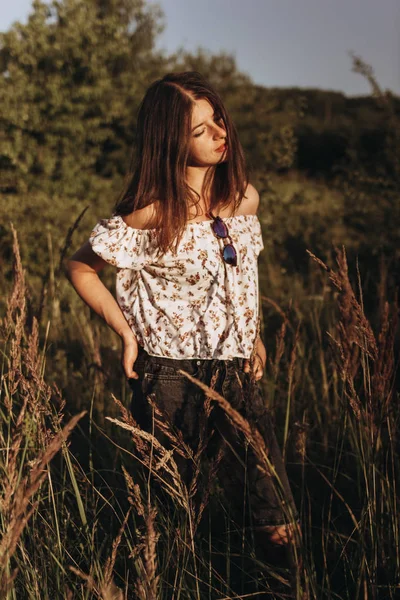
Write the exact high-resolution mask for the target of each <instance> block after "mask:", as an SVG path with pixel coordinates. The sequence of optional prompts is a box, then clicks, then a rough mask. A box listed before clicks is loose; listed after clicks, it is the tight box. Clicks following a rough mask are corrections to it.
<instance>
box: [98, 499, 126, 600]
mask: <svg viewBox="0 0 400 600" xmlns="http://www.w3.org/2000/svg"><path fill="white" fill-rule="evenodd" d="M131 510H132V506H130V507H129V509H128V511H127V513H126V515H125V517H124V520H123V522H122V525H121V527H120V529H119V532H118V535H117V537H116V538H115V540H114V541H113V544H112V549H111V555H110V556H109V557H108V559H107V561H106V564H105V567H104V583H103V585H102V588H101V589H102V593H103V596H104V590H111V588H112V587H113V582H112V573H113V569H114V565H115V561H116V559H117V550H118V548H119V545H120V543H121V540H122V535H123V533H124V531H125V527H126V524H127V522H128V519H129V515H130V514H131ZM107 593H109V591H108V592H107Z"/></svg>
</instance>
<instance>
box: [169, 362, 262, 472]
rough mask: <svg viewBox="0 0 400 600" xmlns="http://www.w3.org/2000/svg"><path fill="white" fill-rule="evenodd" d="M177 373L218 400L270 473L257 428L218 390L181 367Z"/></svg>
mask: <svg viewBox="0 0 400 600" xmlns="http://www.w3.org/2000/svg"><path fill="white" fill-rule="evenodd" d="M178 373H182V374H183V375H184V376H185V377H187V378H188V379H189V380H190V381H192V382H193V383H195V384H196V385H197V386H198V387H200V388H201V389H202V390H203V391H204V392H205V393H206V394H207V395H208V396H209V397H210V398H211V399H212V400H216V401H217V402H218V404H219V406H220V407H221V408H222V409H223V410H224V411H225V414H226V415H227V416H228V417H229V418H230V419H231V421H232V422H233V424H234V425H235V426H236V427H237V428H238V429H239V431H241V432H242V433H243V434H244V436H245V438H246V439H247V441H248V442H249V443H250V445H251V447H252V448H253V450H254V453H255V454H256V456H257V458H258V459H259V461H260V465H262V468H263V469H265V472H266V473H267V474H268V475H271V470H270V467H269V465H270V461H269V459H268V448H267V446H266V444H265V441H264V438H263V437H262V435H261V433H260V432H259V431H258V429H257V428H256V427H255V426H252V425H250V423H249V422H248V421H247V419H245V418H244V417H243V416H242V415H241V414H240V413H239V412H238V411H237V410H235V409H234V408H233V407H232V406H231V404H230V403H229V402H228V401H227V400H225V398H223V396H221V395H220V394H218V392H216V391H215V390H212V389H211V388H210V387H209V386H207V385H206V384H204V383H203V382H201V381H199V380H198V379H196V378H195V377H192V375H190V374H189V373H187V372H186V371H183V370H182V369H179V370H178ZM267 465H268V466H267Z"/></svg>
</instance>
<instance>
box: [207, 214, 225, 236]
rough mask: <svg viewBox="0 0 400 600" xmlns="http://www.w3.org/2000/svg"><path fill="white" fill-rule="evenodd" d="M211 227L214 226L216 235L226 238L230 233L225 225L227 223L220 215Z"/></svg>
mask: <svg viewBox="0 0 400 600" xmlns="http://www.w3.org/2000/svg"><path fill="white" fill-rule="evenodd" d="M211 227H212V228H213V231H214V233H215V235H217V236H218V237H220V238H226V237H227V235H228V228H227V226H226V225H225V223H224V222H223V221H222V220H221V219H219V218H218V217H216V219H215V221H214V222H213V224H212V225H211Z"/></svg>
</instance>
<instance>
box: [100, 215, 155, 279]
mask: <svg viewBox="0 0 400 600" xmlns="http://www.w3.org/2000/svg"><path fill="white" fill-rule="evenodd" d="M151 233H152V231H151V230H149V229H134V228H133V227H129V226H128V225H127V224H126V223H125V221H124V220H123V219H122V217H121V216H120V215H113V216H112V217H111V218H110V219H101V220H100V221H99V222H98V223H97V224H96V226H95V227H94V229H93V230H92V232H91V234H90V236H89V242H90V245H91V246H92V250H93V252H95V253H96V254H98V255H99V256H100V257H101V258H102V259H103V260H105V261H107V262H108V263H110V264H111V265H113V266H114V267H118V268H120V269H132V270H134V271H140V269H142V268H143V267H144V266H146V265H147V264H149V263H150V262H151V261H152V259H153V254H154V252H153V249H152V244H151Z"/></svg>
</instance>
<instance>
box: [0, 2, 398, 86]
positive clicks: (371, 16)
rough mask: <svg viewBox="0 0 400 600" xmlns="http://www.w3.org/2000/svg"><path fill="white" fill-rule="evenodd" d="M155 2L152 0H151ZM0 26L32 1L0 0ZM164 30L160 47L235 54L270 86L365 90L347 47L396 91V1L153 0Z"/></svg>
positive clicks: (22, 13) (19, 15) (22, 18)
mask: <svg viewBox="0 0 400 600" xmlns="http://www.w3.org/2000/svg"><path fill="white" fill-rule="evenodd" d="M148 3H149V4H154V3H155V1H154V0H148ZM1 4H2V6H1V8H0V30H1V31H5V30H7V29H8V28H9V27H10V25H11V23H12V22H13V21H15V20H19V21H22V22H25V21H26V18H27V15H28V14H29V12H30V7H31V0H13V1H12V2H7V1H6V0H3V2H2V3H1ZM157 4H159V6H161V8H162V10H163V12H164V15H165V20H164V22H165V30H164V32H163V33H162V34H161V35H160V36H159V39H158V41H157V47H158V48H160V49H165V50H166V51H167V52H174V51H175V50H177V49H178V48H179V47H183V48H184V49H185V50H188V51H195V50H196V49H197V48H198V47H202V48H203V49H205V50H209V51H210V52H212V53H213V54H215V53H218V52H220V51H225V52H228V53H230V54H232V55H233V56H234V57H235V59H236V64H237V66H238V68H239V69H240V70H241V71H244V72H245V73H247V74H248V75H250V77H251V78H252V80H253V81H254V82H255V83H257V84H261V85H265V86H267V87H292V86H296V87H300V88H319V89H324V90H335V91H339V92H343V93H345V94H346V95H348V96H355V95H369V94H370V93H371V88H370V85H369V84H368V82H367V81H366V79H365V78H364V77H363V76H362V75H360V74H358V73H354V72H353V71H352V59H351V57H350V55H349V52H354V53H355V54H357V55H359V56H360V57H361V58H362V59H363V60H364V61H365V62H366V63H368V64H369V65H371V67H372V68H373V71H374V74H375V77H376V79H377V81H378V84H379V85H380V86H381V88H382V89H383V90H385V89H389V90H391V91H392V92H393V93H395V94H397V95H400V0H246V1H245V0H158V1H157Z"/></svg>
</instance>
